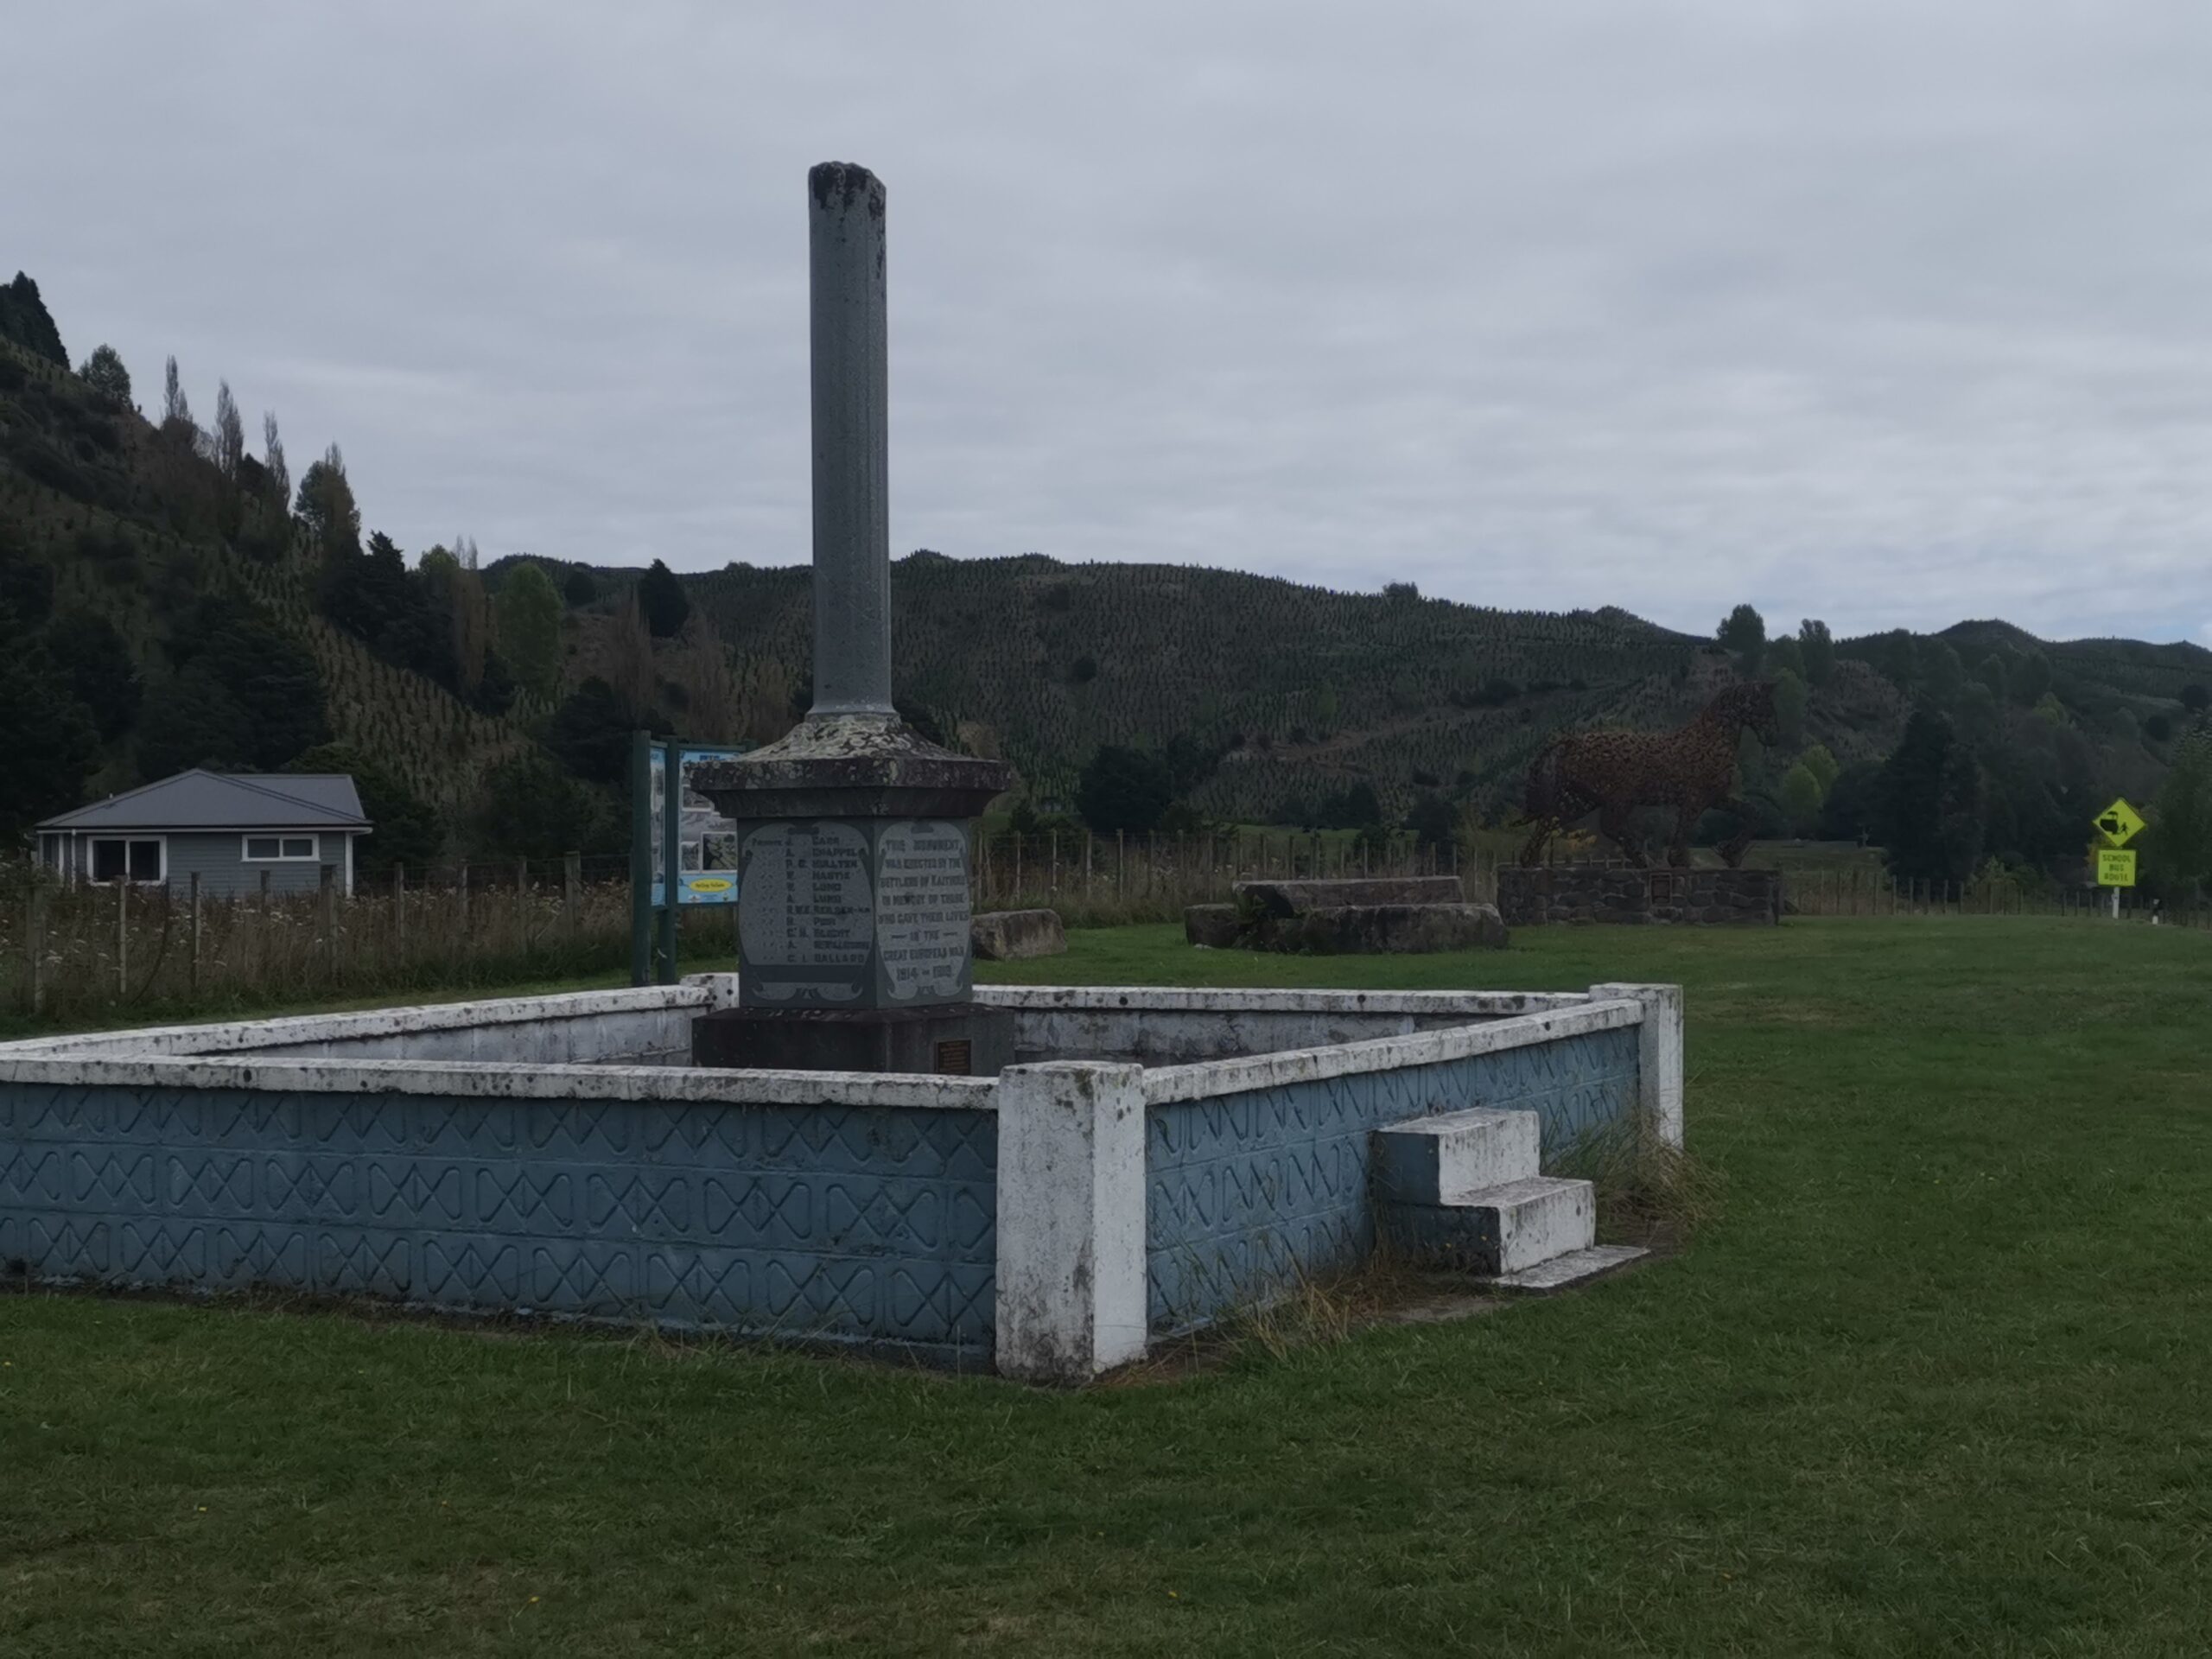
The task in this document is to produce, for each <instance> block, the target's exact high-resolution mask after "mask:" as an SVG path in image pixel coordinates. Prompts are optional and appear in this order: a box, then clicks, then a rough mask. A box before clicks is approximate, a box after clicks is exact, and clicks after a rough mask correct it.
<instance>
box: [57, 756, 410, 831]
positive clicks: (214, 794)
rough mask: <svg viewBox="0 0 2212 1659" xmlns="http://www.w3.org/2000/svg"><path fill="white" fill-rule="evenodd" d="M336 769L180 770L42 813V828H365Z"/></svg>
mask: <svg viewBox="0 0 2212 1659" xmlns="http://www.w3.org/2000/svg"><path fill="white" fill-rule="evenodd" d="M368 827H369V821H368V820H367V819H366V818H365V817H362V816H361V797H360V793H359V791H357V790H356V789H355V788H354V787H353V779H351V778H349V777H346V775H345V774H344V773H342V772H325V773H315V772H298V773H294V772H277V773H270V774H269V775H267V776H263V775H260V774H249V773H242V772H201V771H198V770H196V769H195V770H194V771H191V772H179V773H177V775H176V776H175V777H174V778H164V779H162V780H161V781H160V782H158V783H152V784H142V785H139V786H138V787H137V789H130V790H125V791H124V792H123V793H122V794H120V795H111V796H109V797H108V798H107V799H105V800H104V801H94V802H93V803H92V804H91V805H90V806H80V807H79V808H78V809H77V810H75V811H73V812H64V813H63V814H61V816H60V817H54V818H48V820H47V821H46V822H45V823H41V825H39V828H40V829H367V828H368Z"/></svg>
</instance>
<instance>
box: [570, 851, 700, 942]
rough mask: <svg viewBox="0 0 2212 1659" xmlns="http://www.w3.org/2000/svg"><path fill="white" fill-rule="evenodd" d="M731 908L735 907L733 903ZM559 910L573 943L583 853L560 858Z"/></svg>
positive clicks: (579, 919) (579, 920)
mask: <svg viewBox="0 0 2212 1659" xmlns="http://www.w3.org/2000/svg"><path fill="white" fill-rule="evenodd" d="M730 908H731V909H732V910H734V909H736V908H737V906H734V905H733V906H730ZM561 912H562V915H563V918H564V919H565V920H566V921H567V923H568V926H569V944H575V942H576V939H577V938H578V936H579V935H581V934H582V931H583V926H584V855H582V853H565V854H563V855H562V858H561Z"/></svg>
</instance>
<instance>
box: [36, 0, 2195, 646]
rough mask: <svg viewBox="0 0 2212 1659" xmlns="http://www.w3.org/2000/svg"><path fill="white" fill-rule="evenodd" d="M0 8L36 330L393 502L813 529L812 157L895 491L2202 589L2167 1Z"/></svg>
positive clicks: (1376, 560) (485, 512) (1525, 558)
mask: <svg viewBox="0 0 2212 1659" xmlns="http://www.w3.org/2000/svg"><path fill="white" fill-rule="evenodd" d="M1079 14H1080V15H1079ZM6 33H7V35H8V40H9V44H8V48H7V49H6V51H5V53H4V54H0V262H4V263H5V264H6V265H7V266H8V267H9V268H10V270H12V269H13V267H15V266H16V265H21V266H22V267H23V268H25V269H27V270H29V271H30V273H31V274H32V275H33V276H34V277H36V278H37V279H38V280H39V282H40V283H41V287H42V289H44V292H45V294H46V296H47V300H48V305H49V307H50V308H51V309H52V310H53V312H54V315H55V318H56V321H58V322H59V324H60V328H61V332H62V338H63V340H64V341H65V343H66V344H67V346H68V347H69V349H70V351H71V353H73V356H75V357H76V358H79V359H81V358H82V357H83V355H84V353H86V351H87V350H89V348H90V347H91V346H93V345H94V344H96V343H98V342H99V341H100V340H107V341H110V342H111V343H112V344H113V345H114V346H116V347H117V348H118V350H119V351H121V352H122V353H123V355H124V360H125V361H126V362H127V363H128V365H130V370H131V372H132V374H133V376H134V377H135V378H136V382H137V397H138V400H139V402H140V403H141V404H142V405H147V406H152V405H157V404H158V403H159V399H160V390H161V373H162V358H163V357H164V356H165V355H166V354H168V353H175V354H176V356H177V358H178V359H179V360H180V362H181V365H182V367H183V371H184V374H185V379H186V385H187V388H188V391H189V393H190V395H191V397H192V399H193V403H194V410H195V412H197V413H199V414H200V416H201V417H202V418H203V419H205V418H207V416H209V415H210V414H212V412H213V404H214V397H215V387H216V382H217V378H218V377H226V378H228V379H229V381H230V383H231V385H232V390H233V391H234V392H235V393H236V395H237V396H238V400H239V403H240V404H241V405H242V406H243V408H244V409H245V410H246V412H247V416H248V424H249V427H250V428H251V429H253V430H255V431H256V432H257V431H258V421H257V418H256V417H257V416H258V413H259V411H260V410H263V409H264V408H274V409H275V410H277V412H278V414H279V416H280V418H281V420H282V422H283V431H284V436H285V442H286V446H287V448H288V449H289V452H290V454H291V458H292V464H293V468H294V471H295V474H296V473H297V472H298V470H299V469H300V468H301V467H303V466H304V465H305V464H306V462H307V461H308V459H309V458H310V457H311V456H312V455H314V454H315V453H317V452H319V451H320V450H321V448H322V446H323V445H324V444H325V443H327V442H330V441H331V440H333V439H335V440H337V441H338V442H340V444H341V445H342V446H343V447H344V449H345V454H346V462H347V467H348V470H349V472H350V473H351V474H352V477H353V482H354V486H355V489H356V491H357V492H358V493H359V497H360V499H361V503H362V506H363V512H364V517H365V522H366V523H367V524H369V525H370V526H371V527H373V528H378V529H382V530H385V531H388V532H390V533H391V535H392V536H394V537H396V538H397V540H398V541H399V542H400V543H402V544H403V545H404V546H405V547H406V548H408V549H409V550H410V552H414V551H419V550H421V549H422V548H423V547H424V546H426V545H428V544H429V543H431V542H433V541H440V540H448V541H449V540H450V539H451V538H452V537H454V535H455V534H456V533H467V534H470V535H473V536H474V537H476V539H477V541H478V542H479V543H480V546H481V547H482V549H483V550H484V552H485V554H486V556H487V557H490V556H494V555H497V554H504V553H508V552H514V551H531V552H537V553H543V554H548V555H552V556H558V557H562V558H572V559H588V560H594V561H598V562H602V563H637V564H641V563H645V561H647V560H649V559H651V558H652V557H654V556H660V557H664V558H665V559H667V560H668V562H669V563H671V565H673V566H675V567H676V568H677V569H708V568H712V567H715V566H718V565H721V564H723V563H727V562H728V561H730V560H733V559H744V560H749V561H752V562H753V563H797V562H800V561H803V560H804V559H805V558H806V557H807V556H808V534H809V530H808V525H809V520H808V512H807V500H806V495H807V447H806V432H807V412H806V344H805V342H806V331H805V303H806V296H805V275H806V217H805V192H804V178H805V173H806V169H807V168H808V167H809V166H810V164H811V163H813V162H819V161H824V160H829V159H833V158H834V159H838V160H846V161H855V162H863V163H865V164H867V165H868V166H869V167H872V168H874V169H875V171H876V172H877V173H878V174H879V175H881V177H882V178H883V179H884V181H885V182H886V184H887V188H888V190H889V196H890V219H889V227H890V238H891V243H890V277H891V354H892V361H891V396H892V454H891V480H892V545H893V550H894V552H903V551H905V550H908V549H911V548H914V547H918V546H928V547H934V548H937V549H939V550H943V551H945V552H948V553H950V554H953V555H955V556H963V557H972V556H995V555H1003V554H1011V553H1019V552H1024V551H1028V550H1039V551H1043V552H1046V553H1051V554H1054V555H1056V556H1059V557H1062V558H1067V559H1077V560H1088V559H1105V560H1146V561H1149V560H1167V561H1177V562H1185V563H1206V564H1222V565H1231V566H1236V567H1238V568H1242V569H1249V570H1255V571H1262V572H1266V573H1268V574H1272V575H1282V576H1287V577H1291V578H1294V579H1295V580H1298V581H1302V582H1321V583H1325V584H1328V585H1331V586H1335V587H1341V588H1360V589H1374V588H1379V587H1380V586H1381V585H1382V584H1383V582H1387V581H1394V580H1410V581H1414V582H1418V583H1420V585H1421V589H1422V591H1423V592H1425V593H1428V594H1440V595H1446V596H1449V597H1451V598H1454V599H1461V600H1467V601H1475V602H1478V603H1484V604H1493V605H1502V606H1513V607H1522V606H1533V607H1545V608H1551V609H1561V610H1564V609H1571V608H1574V607H1595V606H1599V605H1605V604H1618V605H1623V606H1626V607H1629V608H1630V609H1632V610H1635V611H1637V612H1639V613H1643V614H1644V615H1647V616H1650V617H1652V618H1654V619H1655V620H1659V621H1662V622H1665V623H1668V624H1669V625H1672V626H1679V627H1683V628H1688V629H1695V630H1698V631H1700V632H1702V631H1705V630H1707V629H1709V628H1710V627H1711V626H1713V622H1714V621H1715V620H1717V618H1718V617H1719V613H1721V612H1722V611H1723V610H1725V609H1726V607H1728V606H1729V605H1731V604H1732V603H1734V602H1735V601H1738V600H1741V599H1749V600H1751V601H1753V602H1754V603H1756V604H1758V606H1759V607H1761V608H1762V609H1763V610H1764V611H1765V612H1766V613H1767V615H1768V617H1769V620H1770V624H1772V623H1781V624H1783V625H1794V623H1795V621H1796V619H1797V618H1798V617H1800V616H1803V615H1815V616H1822V617H1825V618H1827V620H1829V621H1830V622H1831V623H1832V624H1833V625H1834V626H1836V628H1837V629H1838V631H1839V632H1843V631H1851V632H1858V631H1860V630H1864V629H1866V628H1872V627H1884V626H1900V625H1902V626H1917V627H1930V626H1943V625H1945V624H1948V623H1949V622H1951V621H1954V620H1957V619H1959V618H1960V617H1961V616H1988V615H2002V616H2005V617H2007V618H2010V619H2012V620H2015V621H2018V622H2019V623H2021V624H2023V625H2024V626H2029V627H2031V628H2033V629H2035V630H2037V632H2043V633H2045V634H2050V635H2054V636H2059V637H2067V636H2074V635H2081V634H2088V633H2100V632H2127V633H2134V634H2139V635H2143V636H2146V637H2151V638H2157V639H2178V638H2195V639H2204V640H2207V641H2212V161H2209V160H2208V158H2212V92H2208V88H2212V6H2208V5H2205V4H2204V3H2202V0H2173V3H2140V4H2138V3H2129V0H2085V3H2081V4H2058V3H2040V0H1942V3H1929V0H1909V3H1901V4H1896V5H1889V4H1882V3H1872V0H1848V3H1846V0H1834V3H1830V4H1824V5H1802V4H1794V3H1786V0H1726V3H1712V4H1665V3H1654V0H1619V3H1573V0H1519V3H1511V4H1507V3H1470V0H1450V3H1439V4H1433V5H1389V4H1382V3H1374V4H1367V5H1360V6H1352V5H1347V4H1343V3H1336V4H1327V5H1321V4H1312V5H1307V4H1300V3H1295V0H1268V3H1260V4H1241V3H1238V4H1230V3H1218V0H1175V3H1149V0H1145V3H1138V0H1116V3H1113V4H1111V5H1103V4H1102V5H1091V6H1084V7H1080V8H1078V7H1076V6H1073V5H1057V4H1047V5H1038V4H1034V3H1029V4H994V5H982V4H957V3H948V0H930V3H927V4H917V3H907V4H899V5H880V6H867V5H859V4H834V5H810V6H799V5H788V4H769V3H760V4H753V5H740V4H716V5H700V6H690V7H686V6H675V5H659V4H647V3H640V0H625V3H623V4H621V5H620V6H616V5H610V4H604V3H602V4H598V5H594V6H581V5H579V6H561V5H553V4H547V3H536V0H533V3H530V4H513V5H505V6H493V5H474V4H468V3H461V0H446V3H440V4H435V5H410V4H395V3H388V0H387V3H379V4H378V5H375V6H366V5H349V6H342V7H341V6H334V5H315V6H301V5H296V4H289V3H288V4H269V5H257V4H251V3H238V0H230V3H225V4H222V5H219V6H218V5H213V4H194V5H182V4H175V3H145V4H130V3H122V0H70V3H61V0H45V3H38V4H27V5H24V6H22V7H18V8H16V9H13V10H11V11H10V18H9V22H8V26H7V30H6ZM6 274H7V272H5V271H0V278H4V277H5V276H6Z"/></svg>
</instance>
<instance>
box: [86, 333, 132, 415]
mask: <svg viewBox="0 0 2212 1659" xmlns="http://www.w3.org/2000/svg"><path fill="white" fill-rule="evenodd" d="M77 373H78V375H79V378H81V379H82V380H83V381H84V383H85V384H86V385H88V386H90V387H91V388H92V390H93V391H95V392H98V393H99V395H100V396H101V397H104V398H105V399H106V400H107V401H108V402H109V403H111V404H114V405H115V406H116V407H117V408H118V409H128V408H130V370H128V369H126V368H124V366H123V358H122V355H121V353H118V352H117V350H116V349H115V347H114V346H107V345H100V346H93V347H92V355H91V356H90V357H88V358H86V359H85V360H84V362H83V363H81V364H79V365H78V368H77Z"/></svg>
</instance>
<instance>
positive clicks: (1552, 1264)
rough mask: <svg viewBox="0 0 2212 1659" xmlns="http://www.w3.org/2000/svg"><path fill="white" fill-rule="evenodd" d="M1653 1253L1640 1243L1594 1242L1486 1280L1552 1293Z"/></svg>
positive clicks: (1495, 1284)
mask: <svg viewBox="0 0 2212 1659" xmlns="http://www.w3.org/2000/svg"><path fill="white" fill-rule="evenodd" d="M1650 1254H1651V1252H1650V1251H1649V1250H1647V1249H1643V1247H1642V1246H1640V1245H1636V1244H1592V1245H1591V1246H1590V1247H1589V1248H1588V1249H1582V1250H1569V1251H1568V1252H1567V1254H1566V1255H1555V1256H1554V1257H1552V1259H1551V1260H1550V1261H1548V1262H1537V1263H1536V1265H1535V1267H1533V1268H1522V1269H1521V1270H1520V1271H1519V1272H1517V1273H1502V1274H1497V1276H1496V1277H1494V1278H1491V1279H1487V1280H1485V1281H1484V1283H1485V1284H1487V1285H1489V1286H1491V1287H1494V1288H1496V1289H1498V1290H1510V1291H1514V1292H1516V1293H1517V1294H1521V1295H1523V1296H1548V1295H1550V1294H1553V1293H1554V1292H1555V1291H1561V1290H1567V1289H1569V1288H1571V1287H1573V1286H1575V1285H1586V1284H1588V1283H1589V1282H1590V1281H1592V1279H1602V1278H1604V1277H1605V1275H1606V1274H1609V1273H1618V1272H1619V1271H1620V1270H1621V1269H1622V1268H1624V1267H1627V1266H1628V1265H1629V1264H1630V1262H1641V1261H1643V1258H1644V1257H1645V1256H1647V1255H1650Z"/></svg>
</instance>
